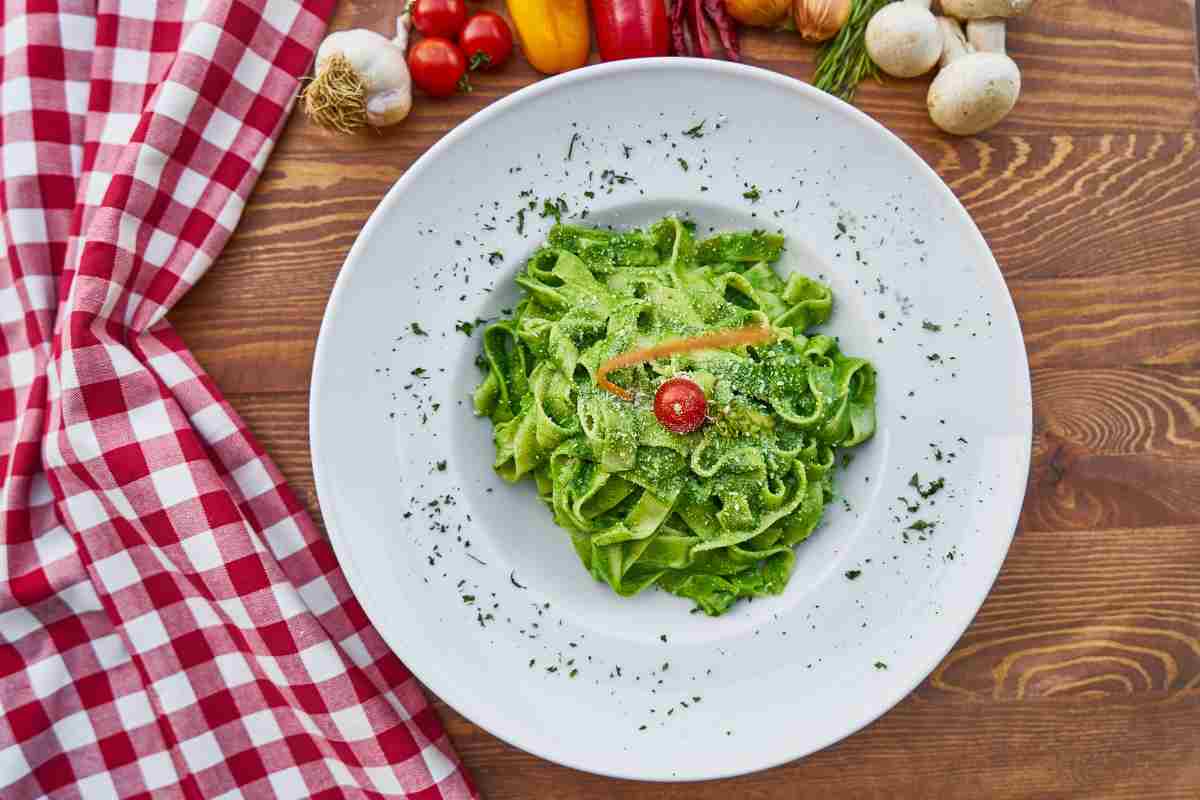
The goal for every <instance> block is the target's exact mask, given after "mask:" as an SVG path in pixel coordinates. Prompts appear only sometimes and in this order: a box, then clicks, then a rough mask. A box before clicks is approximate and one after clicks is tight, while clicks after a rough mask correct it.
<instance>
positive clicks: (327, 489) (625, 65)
mask: <svg viewBox="0 0 1200 800" xmlns="http://www.w3.org/2000/svg"><path fill="white" fill-rule="evenodd" d="M676 69H683V70H698V71H707V72H710V73H714V74H715V75H734V76H739V77H747V78H750V79H752V80H762V81H766V82H767V83H773V84H775V85H776V86H778V87H781V88H784V89H786V90H788V91H792V92H796V93H798V94H800V95H803V96H805V97H806V99H808V100H811V101H815V104H816V105H817V106H824V107H825V108H827V109H831V110H835V111H837V112H839V113H843V114H848V116H849V118H850V119H851V121H852V122H853V123H855V124H861V125H865V126H866V127H867V128H869V129H872V130H873V131H874V132H875V133H876V134H877V135H881V136H883V137H884V138H885V139H890V140H891V141H892V143H893V144H896V145H899V149H900V151H901V152H902V153H903V154H904V158H906V159H907V160H908V161H909V162H911V164H912V165H913V166H915V168H916V171H917V172H919V173H923V174H924V175H925V177H926V178H928V179H931V180H932V183H933V184H934V185H935V186H936V187H937V188H936V191H938V192H941V193H942V194H943V197H944V198H945V199H947V200H949V201H950V203H949V205H950V208H951V209H952V210H953V213H957V214H958V215H959V216H960V218H961V220H962V221H964V222H965V223H966V225H967V227H968V228H969V229H970V231H971V234H972V237H971V238H973V240H974V244H975V246H976V248H977V249H979V250H980V252H981V253H982V254H983V255H984V256H985V258H984V263H981V264H980V267H981V268H982V269H985V270H986V268H987V267H988V266H990V267H991V269H992V270H993V271H994V272H995V275H996V277H998V278H999V280H1000V284H1001V286H1002V287H1003V288H1004V297H1005V299H1006V300H1007V303H1008V307H1009V309H1010V310H1011V312H1012V316H1011V320H1012V323H1013V327H1014V328H1015V331H1014V332H1015V334H1016V340H1017V342H1018V343H1019V351H1020V354H1021V363H1022V366H1023V369H1022V370H1020V372H1021V377H1022V380H1021V382H1020V386H1018V387H1017V388H1018V389H1019V390H1020V394H1021V401H1022V406H1023V407H1024V408H1025V409H1026V410H1027V413H1026V414H1024V415H1019V421H1020V422H1021V423H1022V430H1021V432H1020V433H1021V437H1022V441H1023V442H1024V452H1023V456H1024V463H1025V469H1024V474H1023V475H1021V476H1019V477H1017V478H1016V480H1015V484H1016V485H1015V486H1014V488H1015V489H1016V490H1017V496H1018V497H1019V498H1020V502H1018V503H1016V504H1015V507H1014V508H1013V509H1012V510H1010V512H1009V515H1008V521H1007V523H1006V524H1004V525H998V526H997V527H996V532H997V533H1003V536H1004V537H1006V538H1005V541H1004V550H1003V554H1002V556H1001V557H1000V558H999V559H998V560H997V562H996V564H995V567H994V569H993V570H992V571H991V572H992V574H991V577H990V579H988V580H987V581H986V585H984V583H983V582H981V584H980V586H979V589H980V591H979V593H978V597H977V598H976V599H974V600H972V601H971V602H969V603H965V604H962V605H961V606H960V607H962V608H969V609H970V614H969V615H966V616H964V617H963V618H962V619H963V621H962V624H961V626H960V625H955V626H954V627H955V628H957V629H958V630H957V633H956V634H955V636H954V637H953V638H952V639H951V640H950V641H949V642H948V644H947V645H946V646H945V648H944V649H941V648H935V649H931V650H929V651H928V652H929V653H930V654H931V657H929V658H927V659H924V660H922V661H921V662H920V663H921V666H920V667H919V668H916V669H914V670H913V671H912V674H911V676H910V679H909V680H905V681H901V682H900V683H901V685H902V686H903V687H906V688H903V689H902V690H901V691H899V692H894V693H891V694H884V695H882V696H883V698H884V700H885V702H884V703H882V704H881V705H880V707H879V709H878V710H877V711H873V712H872V713H869V714H867V715H866V716H865V717H864V718H862V719H861V720H854V721H852V724H851V725H850V726H849V727H848V728H847V729H845V730H844V731H842V732H839V733H837V734H836V735H832V736H828V737H823V738H821V739H819V744H817V745H816V746H813V747H804V748H801V750H800V751H799V752H797V753H794V754H792V755H789V756H786V757H782V758H777V757H769V758H766V759H763V760H762V761H761V762H746V764H744V765H739V766H732V767H724V768H717V769H703V768H702V769H699V770H692V772H691V773H689V774H684V775H682V776H678V775H676V776H671V777H666V776H659V775H645V774H639V773H636V772H634V771H629V770H622V769H621V766H620V764H614V765H611V766H610V765H604V766H596V765H592V764H584V763H578V762H576V761H574V760H572V759H569V758H568V759H564V758H559V757H555V756H553V755H551V754H549V753H547V752H543V751H542V750H541V749H539V748H536V747H530V746H527V745H525V744H522V743H520V742H518V741H515V740H514V739H513V738H510V736H509V735H504V734H501V733H499V732H497V731H496V730H494V729H493V727H492V726H491V725H487V724H484V723H482V722H480V721H479V720H478V717H479V716H480V715H478V714H477V713H467V711H466V710H465V708H464V707H462V706H461V705H460V703H459V702H457V700H460V699H461V697H457V696H456V693H455V692H454V691H453V690H452V689H448V688H446V686H444V685H443V682H442V681H440V680H438V679H437V678H435V677H433V676H432V674H431V672H430V670H428V669H427V670H424V671H422V672H418V670H417V669H415V668H414V667H412V666H411V665H410V664H409V661H408V660H407V659H405V658H404V657H403V656H402V655H401V654H400V652H398V651H397V650H396V649H395V648H393V647H392V646H391V644H390V643H389V641H388V636H387V635H386V634H385V633H384V631H383V628H381V627H380V626H379V625H377V624H376V623H375V620H376V619H382V618H383V617H381V616H378V615H376V614H375V613H374V612H373V611H372V608H373V605H374V603H373V601H372V600H371V599H370V598H371V595H370V593H369V592H367V591H365V590H366V588H367V587H365V586H364V585H363V583H362V579H361V578H360V577H359V575H358V572H357V569H356V568H355V567H354V558H353V555H352V554H351V548H350V546H349V544H348V542H347V541H346V540H344V539H343V537H342V536H340V535H339V534H338V533H337V529H338V524H337V512H336V510H335V509H336V502H335V501H334V499H333V494H334V492H333V487H332V486H330V485H329V479H328V478H327V477H325V476H326V471H325V470H324V469H323V468H322V466H321V463H322V461H321V441H322V439H323V434H322V432H321V429H320V425H319V424H318V420H319V419H320V416H321V415H320V401H319V398H318V394H319V387H320V386H321V385H322V384H323V381H324V376H325V373H326V372H327V370H328V369H329V368H328V367H327V366H325V365H326V364H328V358H327V357H323V356H325V354H326V351H327V350H328V349H329V347H330V346H331V345H330V344H329V341H330V340H331V338H332V336H333V334H332V333H331V328H332V325H331V323H330V319H331V317H332V312H333V311H334V309H335V307H336V306H337V305H338V304H339V301H340V299H341V296H342V295H343V294H344V293H345V291H346V286H347V284H348V283H349V275H350V274H351V272H352V271H353V269H354V264H355V262H356V261H357V260H358V259H359V258H360V257H361V252H362V250H363V248H364V247H365V244H364V242H365V241H366V240H368V239H370V238H371V236H372V235H373V233H374V230H375V228H377V227H379V226H381V225H382V224H384V219H385V217H387V216H388V214H389V212H390V209H391V207H392V206H395V205H396V204H397V203H399V202H400V198H401V197H402V195H403V193H404V191H405V189H406V188H407V185H408V184H409V183H411V182H413V181H414V180H415V179H416V176H418V175H419V174H421V172H423V171H424V170H425V169H427V168H428V167H429V165H430V164H431V163H433V162H435V161H436V160H437V159H438V158H439V157H440V156H441V154H442V153H443V151H446V150H448V149H450V148H451V147H453V146H454V144H455V143H456V142H457V141H458V140H459V139H461V138H463V137H465V136H466V135H468V134H469V133H470V132H471V131H473V130H475V129H476V128H478V127H481V126H483V125H485V124H486V123H488V122H489V121H490V120H491V119H492V118H493V117H496V116H499V115H501V114H503V113H505V112H507V111H508V110H509V109H510V108H511V107H513V106H518V105H520V104H522V103H524V102H527V101H529V100H532V99H534V98H536V97H539V96H541V95H542V94H546V93H548V92H552V91H556V90H558V89H560V88H561V87H564V86H568V85H570V84H574V83H582V82H587V81H593V80H604V79H606V78H611V77H612V76H616V75H620V74H621V73H624V72H630V71H643V70H668V71H669V70H676ZM308 433H309V452H310V456H311V460H312V471H313V480H314V484H315V488H316V493H317V503H318V506H319V507H320V509H321V512H322V516H323V518H324V520H325V532H326V534H327V538H328V540H329V543H330V546H331V547H332V548H333V551H334V555H335V557H336V558H337V561H338V564H339V566H340V567H341V569H342V572H343V573H344V574H345V576H346V582H347V585H348V586H349V588H350V590H351V592H352V593H353V594H354V596H355V598H356V599H357V600H358V602H359V604H360V605H361V606H362V607H363V610H364V613H365V614H366V615H367V618H368V619H369V620H370V621H371V624H372V625H373V626H375V628H376V630H377V631H378V633H379V636H380V638H382V639H383V641H384V644H385V645H387V646H388V649H389V650H391V651H392V652H393V654H395V655H396V657H397V658H399V659H400V660H401V661H402V663H403V664H404V666H405V668H406V669H407V670H408V671H409V673H410V674H412V676H413V677H415V678H416V679H417V680H418V681H420V682H421V683H422V684H423V685H424V686H425V688H426V690H427V691H429V692H432V693H433V694H434V695H436V697H438V698H439V699H441V700H442V701H443V702H445V703H446V704H447V705H449V706H450V707H451V708H453V709H454V710H455V711H456V712H458V713H459V714H461V715H462V716H463V717H464V718H466V719H467V720H469V721H470V722H471V723H472V724H475V725H478V726H479V727H480V728H482V729H483V730H485V731H487V732H488V733H489V734H490V735H492V736H495V737H496V738H498V739H500V740H501V741H503V742H505V743H507V744H509V745H511V746H512V747H515V748H517V749H519V750H521V751H523V752H527V753H530V754H531V755H534V756H536V757H538V758H541V759H544V760H546V761H549V762H551V763H555V764H561V765H563V766H566V767H570V768H572V769H577V770H580V771H583V772H588V773H592V774H595V775H601V776H604V777H609V778H617V779H625V780H643V781H652V782H663V783H667V782H679V783H683V782H697V781H706V780H719V779H724V778H731V777H737V776H740V775H747V774H751V773H755V772H761V771H765V770H768V769H773V768H775V767H778V766H781V765H784V764H789V763H792V762H794V761H797V760H800V759H802V758H806V757H808V756H810V755H812V754H814V753H817V752H820V751H821V750H824V749H825V748H827V747H829V746H831V745H833V744H836V743H837V742H840V741H842V740H843V739H846V738H849V737H850V736H853V735H854V734H856V733H858V732H859V731H861V730H863V729H864V728H866V727H867V726H869V725H870V724H872V723H873V722H875V721H876V720H878V719H879V718H880V717H882V716H883V715H885V714H887V713H888V712H889V711H891V710H892V709H893V708H895V707H896V706H897V705H898V704H899V703H900V702H901V701H902V700H904V699H905V698H906V697H908V696H909V695H910V694H912V692H913V691H914V690H916V689H917V687H919V686H920V685H921V683H923V682H924V680H925V679H926V678H927V677H928V676H929V675H931V674H932V673H933V671H934V670H935V669H936V667H937V665H938V664H940V663H941V662H942V661H943V660H944V659H945V657H946V656H947V655H948V654H949V653H950V652H951V651H952V650H953V649H954V647H955V646H956V645H957V644H958V642H959V641H960V640H961V639H962V637H963V635H964V634H965V633H966V631H967V629H968V628H969V627H970V625H971V623H972V622H974V620H975V617H976V616H977V615H978V613H979V610H980V608H982V606H983V604H984V602H986V600H987V598H988V597H989V596H990V595H991V593H992V589H993V587H994V585H995V582H996V579H997V578H998V577H999V575H1000V571H1001V570H1002V569H1003V566H1004V562H1005V561H1006V560H1007V558H1008V554H1009V552H1010V550H1011V548H1012V542H1013V539H1014V538H1015V537H1016V532H1017V526H1018V523H1019V521H1020V515H1021V511H1022V510H1023V508H1024V497H1025V493H1026V492H1027V490H1028V485H1029V473H1030V468H1031V456H1032V448H1033V403H1032V380H1031V374H1030V368H1029V353H1028V348H1027V346H1026V342H1025V336H1024V332H1023V331H1022V329H1021V322H1020V317H1019V315H1018V314H1017V309H1016V305H1015V303H1014V302H1013V298H1012V292H1011V291H1010V290H1009V287H1008V282H1007V281H1006V280H1005V278H1004V273H1003V272H1002V271H1001V269H1000V265H999V263H998V262H997V261H996V258H995V254H994V253H993V252H992V249H991V246H990V245H989V244H988V243H987V240H986V239H985V238H984V236H983V233H982V232H981V231H980V230H979V227H978V225H976V224H975V220H974V219H973V218H972V217H971V215H970V213H969V212H968V211H967V209H966V207H965V206H963V204H962V201H960V200H959V198H958V196H957V195H955V194H954V192H953V190H951V189H950V187H949V185H948V184H947V183H946V182H945V180H944V179H943V178H942V177H941V176H940V175H939V174H938V173H937V172H936V171H935V170H934V169H933V168H932V167H931V166H930V165H929V164H928V163H927V162H926V161H925V160H924V159H923V158H921V156H919V155H918V154H917V153H916V151H914V150H913V149H912V147H911V146H909V144H908V143H907V142H905V141H904V140H903V139H901V138H900V137H899V136H897V135H896V134H895V133H893V132H892V131H891V130H890V129H888V128H887V127H885V126H884V125H883V124H882V123H880V122H879V121H878V120H876V119H874V118H873V117H871V116H870V115H868V114H867V113H865V112H863V111H861V110H859V109H858V108H856V107H855V106H853V105H851V104H849V103H846V102H844V101H842V100H840V99H839V98H836V97H834V96H832V95H829V94H827V93H826V92H823V91H821V90H819V89H816V88H815V87H813V86H812V85H811V84H808V83H805V82H804V81H801V80H799V79H797V78H793V77H791V76H789V75H784V74H782V73H779V72H775V71H772V70H768V69H765V68H762V67H757V66H753V65H749V64H742V63H736V62H729V61H719V60H714V59H697V58H677V57H675V58H671V57H664V58H638V59H627V60H623V61H613V62H607V63H599V64H591V65H588V66H585V67H582V68H580V69H576V70H572V71H570V72H566V73H563V74H560V75H555V76H551V77H548V78H543V79H540V80H538V81H537V82H536V83H533V84H530V85H528V86H525V87H523V88H521V89H519V90H517V91H515V92H513V93H511V94H509V95H506V96H505V97H502V98H499V99H498V100H496V101H494V102H493V103H491V104H489V105H488V106H486V107H484V108H482V109H480V110H479V111H477V112H475V113H474V114H472V115H471V116H470V117H467V118H466V119H465V120H463V121H462V122H460V123H459V124H458V125H456V126H455V127H454V128H452V129H451V130H449V131H447V132H446V133H445V134H444V135H443V136H442V137H441V138H440V139H438V141H436V142H435V143H434V144H433V145H432V146H430V147H429V148H428V149H427V150H426V151H425V152H424V153H422V154H421V155H420V156H419V157H418V158H417V159H416V160H415V161H414V162H413V163H412V164H411V165H410V166H409V167H408V168H407V169H406V170H405V171H404V173H403V174H402V175H401V176H400V177H399V178H397V179H396V181H395V183H393V184H392V186H391V188H389V189H388V191H387V192H386V193H385V194H384V196H383V197H382V198H381V199H380V201H379V203H378V205H376V207H375V208H374V210H372V212H371V214H370V216H369V217H368V218H367V221H366V223H365V224H364V225H363V226H362V228H361V229H360V230H359V232H358V235H357V236H356V237H355V240H354V243H353V244H352V245H351V247H350V250H349V251H348V252H347V254H346V258H345V260H344V261H343V262H342V265H341V266H340V267H339V269H338V274H337V278H336V279H335V281H334V286H333V289H332V290H331V292H330V295H329V300H328V302H327V303H326V306H325V311H324V313H323V314H322V317H321V326H320V329H319V332H318V334H317V342H316V346H315V348H314V351H313V367H312V377H311V381H310V384H309V393H308ZM330 468H331V469H332V466H331V467H330ZM323 487H324V488H323ZM360 590H361V591H360ZM933 656H936V657H933ZM452 698H455V699H452ZM427 699H428V698H427ZM472 711H473V712H474V711H475V709H472ZM839 730H840V728H839ZM463 766H465V764H464V765H463Z"/></svg>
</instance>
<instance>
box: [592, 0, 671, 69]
mask: <svg viewBox="0 0 1200 800" xmlns="http://www.w3.org/2000/svg"><path fill="white" fill-rule="evenodd" d="M592 17H593V18H594V19H595V22H596V43H597V44H598V45H599V46H600V58H601V59H603V60H604V61H617V60H619V59H622V58H646V57H649V56H665V55H667V52H668V51H669V49H670V40H669V34H668V29H667V7H666V5H665V4H664V2H663V0H592Z"/></svg>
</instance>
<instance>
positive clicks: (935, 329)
mask: <svg viewBox="0 0 1200 800" xmlns="http://www.w3.org/2000/svg"><path fill="white" fill-rule="evenodd" d="M921 327H922V328H924V329H925V330H927V331H932V332H933V333H937V332H938V331H940V330H941V329H942V326H941V325H937V324H935V323H933V322H930V321H929V320H925V321H924V322H922V323H921Z"/></svg>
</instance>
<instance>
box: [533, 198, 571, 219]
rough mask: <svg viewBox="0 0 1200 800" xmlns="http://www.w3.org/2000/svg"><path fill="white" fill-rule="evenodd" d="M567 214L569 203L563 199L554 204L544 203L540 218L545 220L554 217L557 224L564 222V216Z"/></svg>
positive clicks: (547, 201)
mask: <svg viewBox="0 0 1200 800" xmlns="http://www.w3.org/2000/svg"><path fill="white" fill-rule="evenodd" d="M566 213H567V201H566V200H564V199H562V198H561V197H559V198H557V199H555V200H554V201H553V202H551V201H549V200H543V201H542V210H541V213H539V215H538V216H540V217H542V218H543V219H545V218H546V217H554V221H555V222H562V217H563V214H566Z"/></svg>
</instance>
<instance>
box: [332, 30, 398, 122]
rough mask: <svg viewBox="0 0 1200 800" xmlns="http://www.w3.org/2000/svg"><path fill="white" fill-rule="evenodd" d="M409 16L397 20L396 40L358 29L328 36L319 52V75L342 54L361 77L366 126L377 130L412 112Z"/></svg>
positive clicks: (337, 32)
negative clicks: (323, 65) (333, 57)
mask: <svg viewBox="0 0 1200 800" xmlns="http://www.w3.org/2000/svg"><path fill="white" fill-rule="evenodd" d="M409 21H410V18H409V15H408V14H405V15H403V16H401V17H398V18H397V19H396V37H395V38H394V39H388V38H387V37H385V36H381V35H380V34H378V33H375V31H368V30H364V29H362V28H355V29H354V30H348V31H336V32H334V33H331V34H329V35H328V36H326V37H325V40H324V41H323V42H321V46H320V47H319V48H318V49H317V59H316V61H317V72H318V73H319V72H320V71H321V65H322V63H323V62H324V61H325V60H327V59H329V58H331V57H332V56H334V55H335V54H337V53H341V54H342V56H344V57H345V58H346V59H347V60H348V61H349V62H350V64H351V66H352V67H353V68H354V71H355V72H357V73H358V74H359V77H360V78H361V79H362V82H363V86H364V88H365V89H366V112H367V123H368V124H369V125H371V126H373V127H376V128H384V127H387V126H388V125H395V124H396V123H397V122H400V121H401V120H403V119H404V118H405V117H407V116H408V112H409V111H411V110H412V77H411V76H410V75H409V74H408V61H407V60H406V58H405V56H406V51H407V49H408V26H409Z"/></svg>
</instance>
